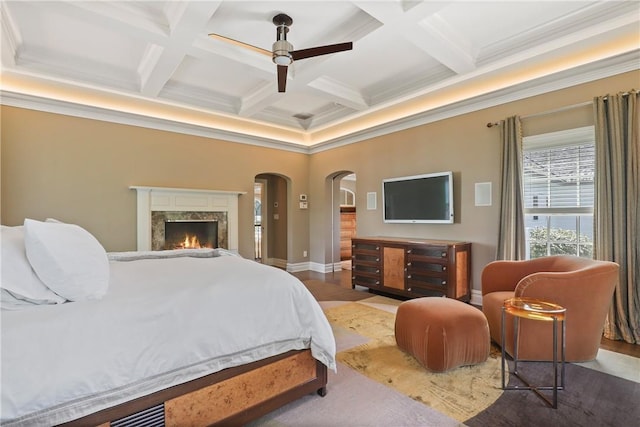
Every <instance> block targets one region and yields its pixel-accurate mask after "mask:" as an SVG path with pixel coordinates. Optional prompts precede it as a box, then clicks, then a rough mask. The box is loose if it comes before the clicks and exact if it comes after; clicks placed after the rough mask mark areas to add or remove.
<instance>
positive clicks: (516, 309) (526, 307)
mask: <svg viewBox="0 0 640 427" xmlns="http://www.w3.org/2000/svg"><path fill="white" fill-rule="evenodd" d="M503 307H504V309H505V311H506V312H507V313H509V314H512V315H514V316H518V317H522V318H525V319H533V320H546V321H552V320H554V319H555V320H564V315H565V313H566V311H567V309H566V308H564V307H563V306H561V305H558V304H554V303H552V302H548V301H543V300H540V299H536V298H524V297H523V298H509V299H507V300H505V301H504V303H503Z"/></svg>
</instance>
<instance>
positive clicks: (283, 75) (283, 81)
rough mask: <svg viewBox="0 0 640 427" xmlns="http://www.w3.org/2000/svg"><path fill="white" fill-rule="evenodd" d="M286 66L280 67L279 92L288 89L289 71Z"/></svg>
mask: <svg viewBox="0 0 640 427" xmlns="http://www.w3.org/2000/svg"><path fill="white" fill-rule="evenodd" d="M288 68H289V67H287V66H286V65H278V92H284V91H285V89H286V88H287V70H288Z"/></svg>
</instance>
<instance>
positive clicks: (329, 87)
mask: <svg viewBox="0 0 640 427" xmlns="http://www.w3.org/2000/svg"><path fill="white" fill-rule="evenodd" d="M307 86H309V87H311V88H313V89H315V90H316V91H317V92H318V94H319V95H320V96H323V97H325V98H327V99H329V100H331V101H333V102H335V103H338V104H341V105H344V106H345V107H349V108H352V109H354V110H366V109H367V108H369V104H368V103H367V101H366V100H365V99H364V96H362V93H361V92H360V91H359V90H358V89H357V88H355V87H353V86H350V85H347V84H345V83H342V82H340V81H338V80H336V79H332V78H330V77H327V76H321V77H318V78H317V79H315V80H312V81H310V82H309V83H308V84H307Z"/></svg>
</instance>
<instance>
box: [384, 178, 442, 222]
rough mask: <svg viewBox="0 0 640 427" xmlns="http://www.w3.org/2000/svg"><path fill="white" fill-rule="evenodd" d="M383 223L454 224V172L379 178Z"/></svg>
mask: <svg viewBox="0 0 640 427" xmlns="http://www.w3.org/2000/svg"><path fill="white" fill-rule="evenodd" d="M382 199H383V200H384V207H383V219H384V222H391V223H393V222H397V223H443V224H451V223H453V173H452V172H438V173H429V174H423V175H414V176H403V177H399V178H387V179H384V180H383V181H382Z"/></svg>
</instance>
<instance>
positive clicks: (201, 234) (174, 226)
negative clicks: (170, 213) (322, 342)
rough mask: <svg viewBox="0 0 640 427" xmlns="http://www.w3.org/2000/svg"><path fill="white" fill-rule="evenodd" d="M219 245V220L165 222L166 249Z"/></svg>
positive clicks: (214, 246)
mask: <svg viewBox="0 0 640 427" xmlns="http://www.w3.org/2000/svg"><path fill="white" fill-rule="evenodd" d="M217 247H218V221H211V220H168V221H165V222H164V249H199V248H217Z"/></svg>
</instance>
